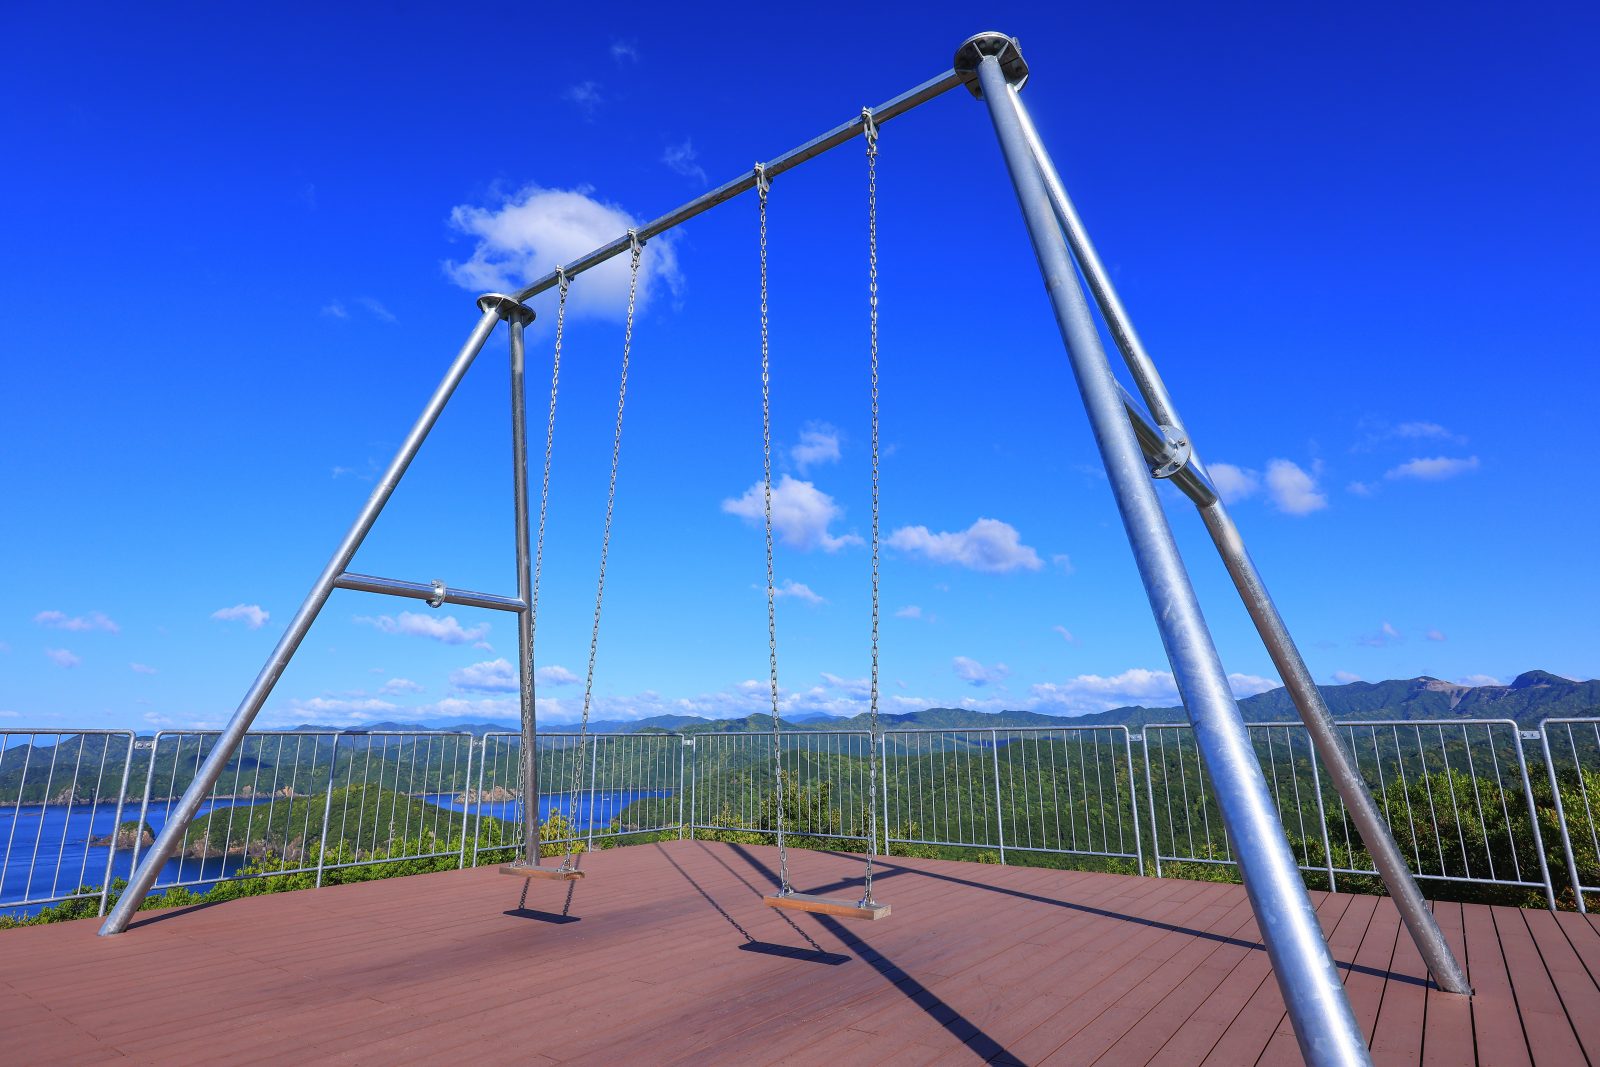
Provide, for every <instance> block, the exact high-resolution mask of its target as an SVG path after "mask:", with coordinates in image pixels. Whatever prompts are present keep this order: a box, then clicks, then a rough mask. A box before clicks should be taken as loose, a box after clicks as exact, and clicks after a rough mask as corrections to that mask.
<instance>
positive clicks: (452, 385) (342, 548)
mask: <svg viewBox="0 0 1600 1067" xmlns="http://www.w3.org/2000/svg"><path fill="white" fill-rule="evenodd" d="M499 321H500V315H499V313H498V312H496V311H492V310H491V311H485V312H484V314H483V317H482V318H480V319H479V320H478V325H477V326H476V327H474V328H473V331H472V334H471V336H469V337H468V338H467V343H466V344H464V345H462V347H461V351H459V352H458V353H456V358H455V360H454V362H452V363H451V364H450V369H449V370H448V371H446V372H445V375H444V379H443V380H442V381H440V383H439V385H438V388H436V389H434V391H433V396H431V397H429V399H428V404H427V406H426V407H425V408H423V409H422V415H421V416H420V417H419V418H418V419H417V421H416V423H415V424H414V425H413V426H412V427H411V432H410V433H409V434H407V435H406V439H405V441H404V442H402V444H401V445H400V450H399V451H398V452H396V453H395V457H394V459H393V460H391V461H390V462H389V468H388V470H386V471H384V472H383V477H382V478H380V479H379V480H378V484H377V486H376V487H375V488H374V489H373V490H372V495H371V496H370V497H368V498H367V503H366V506H365V507H363V508H362V509H361V514H360V515H358V516H356V521H355V523H354V524H353V525H351V527H350V530H349V532H348V533H346V534H345V535H344V540H342V541H340V542H339V547H338V548H337V549H335V550H334V553H333V558H332V559H330V560H329V561H328V565H327V566H326V567H324V568H323V569H322V574H321V576H319V577H318V578H317V581H316V584H315V585H313V586H312V587H311V592H310V593H308V594H307V595H306V599H305V601H304V602H303V603H302V604H301V605H300V610H299V611H297V612H295V615H294V618H293V619H291V620H290V621H289V628H288V630H286V631H285V632H284V635H283V636H282V637H281V638H279V639H278V644H277V647H276V648H274V649H273V650H272V655H271V656H269V657H268V658H267V663H266V666H264V667H262V668H261V673H260V674H258V675H256V680H255V681H254V682H253V683H252V684H251V686H250V688H249V690H248V691H247V692H246V693H245V695H244V700H242V701H241V702H240V704H239V707H238V709H237V710H236V711H234V713H233V718H231V719H229V720H228V725H227V727H226V728H225V729H224V730H223V731H222V736H220V737H218V738H217V743H216V745H215V747H213V748H212V750H211V754H210V755H209V756H207V757H206V761H205V763H203V764H201V766H200V769H199V771H198V772H196V774H195V778H194V781H193V782H192V783H190V785H189V788H188V789H186V790H185V791H184V794H183V798H182V799H181V800H179V801H178V805H177V807H176V808H174V809H173V811H172V813H171V814H170V815H169V816H168V817H167V821H166V825H164V826H163V827H162V828H161V833H160V835H159V836H158V837H157V838H156V840H155V843H154V844H152V845H151V846H150V851H149V852H147V853H145V857H144V862H143V863H141V864H140V865H139V867H138V868H137V869H136V870H135V871H134V872H133V874H132V876H131V877H129V879H128V888H127V889H125V890H123V892H122V896H121V897H120V898H119V899H118V900H117V906H116V907H115V908H113V909H111V914H110V915H108V916H106V921H105V922H104V923H102V924H101V926H100V936H102V937H105V936H107V935H109V934H120V933H122V932H123V931H124V930H126V929H127V928H128V923H129V921H130V920H131V919H132V918H133V914H134V912H136V911H138V910H139V905H140V904H142V903H143V902H144V898H145V896H146V895H148V894H149V892H150V887H151V886H152V885H154V884H155V880H156V876H157V875H158V874H160V873H161V868H162V867H163V866H165V865H166V862H167V860H169V859H171V858H172V854H173V853H174V852H176V851H177V848H178V845H179V843H180V842H182V840H183V835H184V833H185V832H187V830H188V829H189V821H190V820H191V819H193V818H194V813H195V812H196V811H197V810H198V809H199V807H200V805H201V804H202V803H204V802H205V799H206V796H207V795H208V794H210V792H211V787H212V786H214V785H216V783H217V778H218V777H220V776H221V774H222V771H223V769H224V768H225V767H227V765H228V761H229V760H230V759H232V758H233V753H234V750H235V749H237V748H238V747H239V743H240V742H241V741H243V740H244V735H245V732H246V731H247V730H249V729H250V724H251V723H252V722H254V721H255V717H256V715H257V714H258V713H259V712H260V711H261V706H262V705H263V704H265V703H266V702H267V697H268V696H270V695H271V694H272V688H273V686H275V685H277V684H278V678H279V676H281V675H282V674H283V671H284V668H285V667H287V666H288V665H289V660H290V658H291V657H292V656H293V655H294V652H295V649H297V648H299V647H300V642H301V641H303V640H304V639H305V636H306V632H307V631H308V630H310V629H311V624H312V623H313V622H315V621H316V618H317V615H318V614H319V613H320V612H321V611H322V605H324V604H326V603H327V602H328V595H329V594H330V593H332V592H333V589H334V586H335V585H336V584H337V582H338V580H339V576H340V575H341V574H343V573H344V571H345V568H346V567H348V566H349V565H350V561H351V559H353V558H354V557H355V554H356V549H358V548H360V547H361V542H362V541H364V540H365V539H366V536H367V532H368V531H369V530H371V529H372V524H373V523H374V522H376V521H377V519H378V515H379V513H380V512H382V511H383V507H384V505H385V504H387V503H388V502H389V497H390V496H391V495H393V493H394V490H395V486H397V485H399V484H400V479H401V477H402V476H403V475H404V474H405V472H406V468H407V467H409V466H411V461H412V460H413V459H414V458H415V457H416V454H417V450H418V449H419V448H421V447H422V442H423V441H424V440H425V439H426V438H427V436H428V431H430V430H432V429H433V424H434V423H435V422H437V421H438V420H439V414H440V413H441V412H442V411H444V407H445V404H447V403H449V401H450V397H451V395H452V394H453V393H454V392H455V391H456V386H458V385H460V384H461V379H462V378H464V377H465V376H466V373H467V370H468V369H469V368H470V367H471V366H472V361H473V360H474V359H475V358H476V357H477V355H478V352H479V351H480V350H481V349H482V348H483V344H484V342H485V341H487V340H488V339H489V334H491V333H492V332H494V328H495V324H496V323H498V322H499Z"/></svg>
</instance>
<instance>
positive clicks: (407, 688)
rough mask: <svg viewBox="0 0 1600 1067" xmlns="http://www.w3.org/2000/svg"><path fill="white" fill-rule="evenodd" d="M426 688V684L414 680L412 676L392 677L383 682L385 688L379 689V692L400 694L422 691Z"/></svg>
mask: <svg viewBox="0 0 1600 1067" xmlns="http://www.w3.org/2000/svg"><path fill="white" fill-rule="evenodd" d="M424 688H425V687H424V686H422V685H420V684H418V683H417V682H413V681H412V680H411V679H410V678H390V679H389V680H388V681H387V682H384V683H383V688H381V689H379V690H378V692H380V693H386V694H388V695H389V696H398V695H399V694H401V693H420V692H422V691H423V689H424Z"/></svg>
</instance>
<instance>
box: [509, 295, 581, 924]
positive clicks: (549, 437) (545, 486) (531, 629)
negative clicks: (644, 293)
mask: <svg viewBox="0 0 1600 1067" xmlns="http://www.w3.org/2000/svg"><path fill="white" fill-rule="evenodd" d="M556 278H557V279H558V280H559V282H560V283H561V296H560V299H559V300H557V302H556V355H555V359H554V361H552V363H551V366H550V420H549V423H548V425H547V426H546V429H545V433H544V481H543V482H542V483H541V485H540V489H539V536H538V538H537V541H536V547H535V548H534V554H533V593H532V595H531V596H530V597H529V598H528V663H527V664H525V665H524V666H523V669H524V670H528V671H531V670H532V669H533V664H534V662H535V655H534V647H535V645H536V643H537V639H538V633H539V579H540V577H541V576H542V575H543V574H544V528H545V519H546V517H547V516H548V515H549V512H550V457H551V455H552V454H553V453H554V451H555V443H556V394H557V393H558V391H559V390H560V387H561V335H562V332H563V329H562V328H563V327H564V326H565V324H566V318H567V288H568V287H569V286H570V285H571V284H572V279H570V278H568V277H567V272H566V270H565V269H564V268H562V267H557V268H556ZM535 708H537V698H535ZM528 759H529V761H530V762H529V763H528V764H527V765H526V766H527V769H528V773H530V774H531V773H532V771H533V770H534V769H536V768H537V761H538V759H539V750H538V741H537V739H535V742H534V751H533V752H532V753H531V754H530V755H529V757H528ZM535 780H537V779H535ZM522 804H523V807H524V808H526V807H527V806H528V805H529V804H532V805H533V816H532V817H533V819H535V820H537V819H538V817H539V798H538V796H537V795H535V796H532V797H529V796H528V795H527V791H526V789H524V791H523V798H522ZM532 860H533V863H534V864H535V865H537V864H538V862H539V857H538V856H534V857H532ZM527 900H528V886H527V883H526V882H524V883H523V886H522V903H521V904H518V905H517V906H518V907H519V908H520V907H523V906H524V905H525V904H526V903H527Z"/></svg>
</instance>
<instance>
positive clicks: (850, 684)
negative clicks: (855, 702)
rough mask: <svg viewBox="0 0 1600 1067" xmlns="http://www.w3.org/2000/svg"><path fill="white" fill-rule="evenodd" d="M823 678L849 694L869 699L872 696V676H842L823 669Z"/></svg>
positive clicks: (861, 698)
mask: <svg viewBox="0 0 1600 1067" xmlns="http://www.w3.org/2000/svg"><path fill="white" fill-rule="evenodd" d="M822 680H823V681H824V682H826V683H827V684H828V685H830V686H832V687H833V688H835V689H837V690H839V691H840V692H841V693H844V694H846V695H847V696H853V697H856V698H858V699H860V700H868V699H871V697H872V679H871V678H841V677H839V676H838V675H837V674H829V673H828V672H827V671H823V672H822Z"/></svg>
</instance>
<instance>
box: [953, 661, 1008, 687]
mask: <svg viewBox="0 0 1600 1067" xmlns="http://www.w3.org/2000/svg"><path fill="white" fill-rule="evenodd" d="M950 666H951V668H952V669H953V670H954V671H955V672H956V677H957V678H960V679H961V680H962V681H963V682H966V683H967V684H968V685H970V686H973V687H974V688H979V689H981V688H983V687H984V686H986V685H989V684H990V683H991V682H998V681H999V680H1000V679H1002V678H1004V677H1006V676H1007V675H1008V674H1010V673H1011V668H1009V667H1007V666H1006V665H1005V664H1004V663H996V664H995V665H994V666H993V667H986V666H984V665H983V664H982V663H979V662H978V661H977V660H975V659H969V658H968V657H966V656H957V657H956V658H955V659H953V660H951V661H950Z"/></svg>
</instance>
